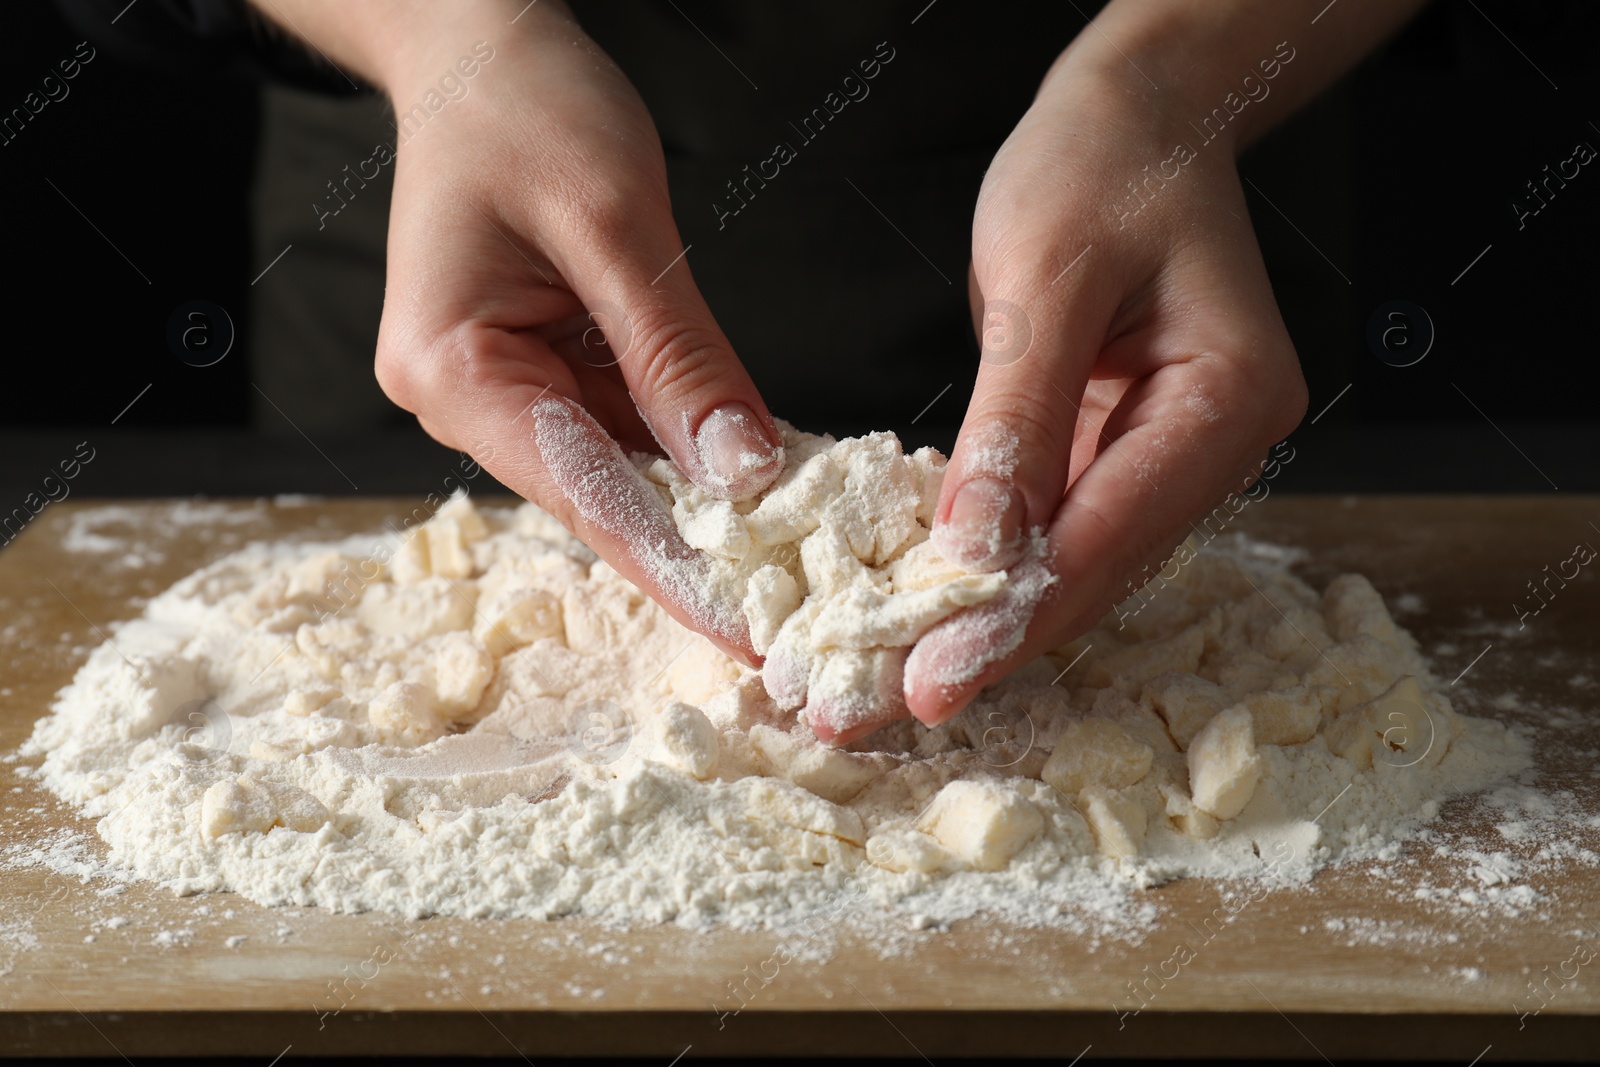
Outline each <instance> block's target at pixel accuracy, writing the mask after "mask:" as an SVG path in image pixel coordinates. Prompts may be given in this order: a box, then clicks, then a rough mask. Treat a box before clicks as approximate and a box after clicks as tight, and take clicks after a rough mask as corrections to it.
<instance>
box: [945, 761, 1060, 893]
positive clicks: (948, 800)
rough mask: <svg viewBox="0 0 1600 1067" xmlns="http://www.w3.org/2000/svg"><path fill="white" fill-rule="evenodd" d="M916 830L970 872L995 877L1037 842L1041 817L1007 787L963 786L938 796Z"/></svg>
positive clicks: (974, 783)
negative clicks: (976, 871)
mask: <svg viewBox="0 0 1600 1067" xmlns="http://www.w3.org/2000/svg"><path fill="white" fill-rule="evenodd" d="M918 828H919V829H921V830H923V831H924V832H926V833H928V834H929V835H931V836H932V837H933V838H934V839H935V840H936V841H938V842H939V844H940V845H942V846H944V848H945V849H946V850H947V851H948V852H949V853H950V854H951V855H952V856H955V857H956V858H957V859H959V860H961V861H962V862H963V863H965V864H967V865H968V866H970V867H973V868H975V869H977V870H980V871H997V870H999V869H1000V868H1002V867H1004V866H1005V865H1006V864H1007V863H1008V862H1010V860H1011V857H1012V856H1015V855H1016V854H1017V853H1018V852H1019V851H1020V850H1021V849H1022V848H1023V846H1025V845H1026V844H1028V842H1030V841H1032V840H1033V839H1034V838H1035V837H1037V836H1039V833H1040V831H1041V830H1043V829H1044V816H1043V815H1041V814H1040V813H1039V809H1038V808H1036V807H1034V806H1033V805H1032V804H1031V803H1029V801H1028V800H1027V798H1025V797H1024V796H1022V794H1020V793H1018V792H1017V791H1016V790H1015V789H1012V788H1010V787H1009V786H1005V785H1001V784H999V783H996V782H985V781H965V780H963V781H956V782H951V783H950V784H949V785H947V786H945V787H944V788H943V789H942V790H940V791H939V795H938V796H937V797H935V798H934V801H933V804H932V805H931V806H930V807H929V808H928V811H927V813H926V814H925V815H923V817H922V820H921V822H920V823H919V826H918Z"/></svg>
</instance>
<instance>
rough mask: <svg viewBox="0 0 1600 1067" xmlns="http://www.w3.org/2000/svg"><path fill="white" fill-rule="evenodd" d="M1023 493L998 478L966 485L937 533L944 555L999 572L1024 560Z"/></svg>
mask: <svg viewBox="0 0 1600 1067" xmlns="http://www.w3.org/2000/svg"><path fill="white" fill-rule="evenodd" d="M1022 513H1023V505H1022V494H1020V493H1018V492H1017V491H1016V489H1014V488H1013V487H1011V486H1010V485H1007V484H1006V483H1005V482H1002V481H999V480H997V479H995V478H974V479H973V480H972V481H970V482H968V483H967V484H966V485H963V486H962V487H961V489H960V491H959V492H957V493H956V498H955V500H954V501H953V502H952V503H951V505H950V514H949V516H948V517H946V519H945V520H944V522H942V523H940V524H939V525H938V526H937V527H935V528H934V531H933V541H934V545H935V547H937V548H938V549H939V552H940V554H941V555H943V556H944V557H945V558H946V559H948V560H950V561H951V562H952V563H956V564H958V565H960V566H962V567H965V568H967V569H968V570H973V571H997V570H1002V569H1004V568H1006V567H1009V566H1011V565H1012V564H1013V563H1015V562H1016V561H1017V560H1018V559H1020V558H1021V557H1022Z"/></svg>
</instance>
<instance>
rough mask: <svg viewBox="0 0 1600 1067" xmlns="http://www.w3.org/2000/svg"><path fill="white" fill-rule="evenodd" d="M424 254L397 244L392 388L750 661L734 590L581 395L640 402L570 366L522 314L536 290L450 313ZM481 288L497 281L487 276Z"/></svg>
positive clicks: (432, 425)
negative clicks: (400, 310)
mask: <svg viewBox="0 0 1600 1067" xmlns="http://www.w3.org/2000/svg"><path fill="white" fill-rule="evenodd" d="M466 258H468V259H470V257H466ZM417 262H418V259H417V258H416V257H408V256H404V255H398V256H391V286H390V288H391V292H393V293H395V294H397V296H398V297H399V301H398V302H399V303H402V304H404V305H406V306H407V307H408V308H409V309H412V315H411V317H404V318H403V317H399V316H395V317H391V316H389V315H386V316H385V318H384V321H383V324H382V326H381V327H380V330H379V337H378V363H377V365H378V372H379V379H380V381H381V382H382V384H383V386H384V390H385V391H386V392H387V393H388V394H389V395H390V396H391V397H392V398H393V399H395V401H396V402H397V403H400V404H401V405H402V406H404V407H406V408H408V409H409V410H412V411H414V412H416V413H417V415H418V417H419V419H420V420H421V421H422V424H423V426H424V428H425V429H426V430H427V431H428V432H429V433H430V434H432V435H433V436H434V437H435V438H437V439H439V440H441V441H443V442H445V443H447V444H450V445H452V446H453V447H456V448H460V449H464V450H465V451H468V452H469V453H470V454H471V455H472V456H473V457H474V458H475V459H477V461H478V462H479V463H480V464H482V465H483V467H484V468H485V469H487V470H488V471H489V472H490V473H491V474H493V475H494V476H495V477H496V478H497V479H499V481H500V482H501V483H502V484H503V485H505V486H506V487H507V488H509V489H511V490H513V491H514V492H517V493H519V494H521V495H522V496H524V497H526V498H527V499H529V500H531V501H533V502H535V503H536V504H538V505H539V506H541V507H542V508H544V509H545V510H546V511H548V512H550V513H551V514H552V515H554V516H555V517H556V518H557V519H558V520H560V521H561V522H562V523H563V525H565V526H566V527H567V528H568V529H569V530H571V531H572V532H573V533H574V534H575V535H577V536H578V537H579V538H580V539H581V540H582V541H583V542H584V543H585V544H587V545H588V546H589V547H590V548H592V549H594V550H595V551H596V552H597V553H599V554H600V556H601V557H602V558H603V559H605V560H606V562H607V563H609V564H610V565H611V566H612V567H614V568H615V569H616V570H617V571H618V572H619V573H620V574H622V575H623V576H624V577H626V578H628V579H629V580H630V581H632V582H634V583H635V584H636V585H638V586H639V587H640V588H642V589H644V590H645V591H646V592H647V593H649V594H650V595H651V596H652V597H653V598H654V599H655V600H656V601H657V602H658V603H660V604H661V605H662V606H663V607H664V608H665V609H666V610H667V612H668V613H669V614H670V615H671V616H672V617H673V618H675V619H677V620H678V621H679V622H680V623H682V624H684V625H685V626H688V627H690V628H691V629H694V630H697V631H699V632H700V633H703V634H705V635H706V636H707V637H709V638H711V639H712V640H713V641H714V642H716V643H717V644H718V646H719V647H721V648H722V649H723V650H724V651H725V652H728V653H729V654H730V655H733V656H735V657H736V658H738V659H741V660H742V661H744V662H746V663H754V662H756V660H757V657H755V655H754V652H753V649H752V648H751V645H750V639H749V631H748V626H747V624H746V623H745V620H744V617H743V613H742V612H741V611H740V610H739V609H738V605H737V603H735V604H733V605H732V606H731V607H730V606H729V605H728V604H727V603H726V598H722V597H719V596H717V595H716V593H715V591H714V590H713V589H712V588H711V583H710V581H709V577H708V575H707V573H706V571H707V564H706V561H705V559H704V558H703V557H702V556H701V554H700V553H697V552H695V551H694V550H693V549H692V548H690V547H689V546H688V545H687V544H686V543H685V542H684V541H683V539H682V537H681V536H679V534H678V531H677V527H676V524H675V523H674V522H673V521H672V516H671V513H670V511H668V509H667V507H666V505H665V504H664V503H663V502H662V500H661V497H660V496H659V494H658V493H657V492H656V490H655V488H654V487H653V486H652V485H650V484H649V483H648V482H646V481H645V480H644V478H643V476H642V475H640V473H639V471H638V469H637V468H636V467H635V466H634V464H633V462H632V461H631V460H629V459H628V458H627V456H626V455H624V454H623V452H622V450H621V449H620V448H619V447H618V445H617V444H616V442H615V441H613V440H612V438H611V436H610V435H609V434H608V433H607V432H606V430H605V429H604V428H603V427H602V426H601V425H600V423H599V422H597V421H596V419H595V418H594V417H593V416H592V415H590V414H589V413H588V412H587V411H585V410H584V408H583V407H582V406H581V404H580V401H582V400H585V399H588V400H590V401H591V402H594V401H598V402H599V403H598V406H600V407H601V408H606V407H610V408H612V411H611V418H612V420H613V424H614V425H615V424H617V423H616V420H620V419H623V418H624V412H623V411H621V410H618V409H619V408H621V407H622V406H623V405H625V406H626V407H627V408H631V406H632V405H631V403H630V402H628V401H627V399H626V394H625V392H624V391H623V390H621V389H620V388H617V387H615V383H613V393H614V394H615V396H614V397H613V398H612V399H610V400H608V399H607V398H606V396H605V394H604V388H603V385H602V384H601V379H600V378H599V377H596V376H595V375H593V374H591V373H588V372H585V371H582V370H581V369H579V370H578V371H575V369H574V367H572V366H570V365H569V364H568V363H567V362H565V361H563V360H562V359H561V358H560V357H559V356H558V355H556V353H555V352H554V351H553V350H552V349H551V348H550V346H549V344H548V343H547V342H546V341H545V340H544V338H543V337H542V336H541V335H540V333H539V332H538V331H537V330H536V329H533V328H530V326H529V324H528V323H527V322H526V321H524V320H525V318H527V317H531V318H533V319H535V320H537V319H539V318H541V317H543V315H544V313H545V309H543V308H539V307H537V306H535V307H533V308H532V310H531V311H530V310H529V309H528V307H527V306H526V305H528V304H530V303H531V304H534V305H537V304H538V303H539V301H540V300H541V299H543V298H542V297H541V295H540V294H539V293H538V292H537V290H533V289H530V290H528V291H526V292H524V293H523V294H522V296H521V299H520V300H518V301H515V302H510V303H508V304H507V305H506V306H503V307H502V306H495V305H491V306H489V308H488V310H487V311H486V312H484V313H483V314H481V315H480V316H476V317H472V318H469V319H467V321H464V322H462V321H459V320H454V316H453V315H452V314H450V313H449V312H450V309H451V302H452V299H453V296H452V295H451V294H448V293H447V294H438V293H437V292H435V291H434V288H433V287H432V286H431V284H430V282H431V279H430V277H429V276H428V275H425V274H422V273H421V272H420V271H415V272H414V268H413V265H414V264H416V263H417ZM475 280H476V279H472V278H470V277H468V278H467V282H468V283H469V284H471V283H472V282H474V281H475ZM479 291H486V292H489V293H490V294H491V295H493V289H492V287H489V288H487V289H480V290H479ZM408 295H415V296H417V299H415V300H405V299H404V297H405V296H408ZM429 298H433V302H431V303H430V302H429ZM564 299H566V300H568V301H570V300H571V297H570V296H566V297H565V298H564ZM441 306H442V307H443V308H444V309H445V311H444V312H441V311H440V310H439V309H440V307H441ZM558 306H559V305H558ZM452 320H454V325H448V326H445V325H441V323H444V322H451V321H452ZM580 382H581V383H582V385H580ZM584 386H587V387H588V392H589V394H590V395H588V396H586V395H585V388H584ZM619 398H620V399H619ZM631 417H632V418H633V419H635V420H637V414H634V415H632V416H631Z"/></svg>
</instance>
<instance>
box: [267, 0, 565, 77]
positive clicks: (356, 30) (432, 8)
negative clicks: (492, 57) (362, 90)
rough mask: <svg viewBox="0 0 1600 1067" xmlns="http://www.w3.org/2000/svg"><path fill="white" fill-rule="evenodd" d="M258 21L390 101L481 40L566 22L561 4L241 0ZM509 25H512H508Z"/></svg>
mask: <svg viewBox="0 0 1600 1067" xmlns="http://www.w3.org/2000/svg"><path fill="white" fill-rule="evenodd" d="M249 2H250V5H251V6H252V7H253V8H255V9H256V10H257V11H258V12H259V13H260V14H261V15H262V17H264V18H266V19H268V20H270V21H271V22H273V23H275V24H276V25H278V26H280V27H282V28H283V29H284V30H285V31H286V32H288V33H292V34H294V35H295V36H296V37H298V38H300V39H301V40H303V41H305V42H306V43H307V45H309V46H310V47H311V48H313V49H314V50H315V51H317V52H320V53H321V54H322V55H323V56H324V57H326V58H327V59H328V61H329V62H331V63H333V64H334V65H335V66H337V67H339V68H340V69H341V70H344V71H346V72H347V73H348V74H349V75H351V76H353V77H359V78H361V79H363V80H364V81H366V82H368V83H369V84H371V85H375V86H377V87H379V88H380V89H383V90H384V91H385V92H386V93H388V94H389V95H391V96H393V95H394V94H395V93H396V92H400V91H403V87H404V86H405V85H406V83H407V82H408V81H410V80H411V79H412V78H413V76H414V75H419V74H422V72H432V71H433V70H434V69H435V68H437V67H440V66H441V65H442V66H448V65H449V64H450V62H451V61H452V60H454V59H455V58H456V57H457V55H458V54H459V53H460V52H461V51H462V49H463V48H465V47H467V46H468V45H470V44H472V43H473V42H475V41H478V40H484V41H487V42H488V43H490V44H491V45H494V46H496V47H497V48H499V47H502V46H503V45H504V44H505V43H508V42H509V41H510V40H511V39H522V40H526V39H528V37H530V36H532V35H537V34H538V32H539V26H540V25H541V24H549V23H551V22H552V21H558V22H562V23H565V24H567V25H570V24H571V18H572V17H571V14H570V12H569V11H568V10H567V8H566V5H565V4H563V3H562V2H561V0H540V2H539V3H536V4H533V5H531V6H525V5H526V0H520V2H519V0H448V2H446V0H338V2H336V3H329V2H328V0H249ZM513 20H515V23H514V24H513Z"/></svg>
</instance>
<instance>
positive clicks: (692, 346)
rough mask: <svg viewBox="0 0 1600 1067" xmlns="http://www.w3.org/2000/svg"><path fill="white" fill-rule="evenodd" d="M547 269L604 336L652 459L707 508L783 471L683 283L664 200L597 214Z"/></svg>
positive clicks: (778, 450) (682, 264)
mask: <svg viewBox="0 0 1600 1067" xmlns="http://www.w3.org/2000/svg"><path fill="white" fill-rule="evenodd" d="M590 216H591V217H590V219H589V220H588V222H587V230H588V233H587V234H586V239H584V240H581V241H577V242H572V243H570V245H569V246H568V247H566V248H565V249H562V250H559V251H558V252H557V253H556V254H555V255H554V256H553V258H554V259H555V260H556V262H557V265H558V266H559V267H560V269H561V271H562V273H563V274H564V275H565V276H566V277H567V278H569V279H570V280H571V282H572V286H573V289H574V291H575V292H576V293H577V295H578V297H579V299H581V300H582V301H583V304H584V306H585V307H586V308H588V309H589V310H590V312H591V313H593V314H595V315H596V317H597V320H598V321H599V322H600V324H601V325H602V326H603V327H604V329H605V332H606V336H607V339H608V341H609V342H610V346H611V348H612V350H613V352H614V356H615V358H616V360H617V365H618V366H619V367H620V369H621V371H622V375H623V378H624V379H625V380H626V381H627V384H628V387H629V389H630V391H631V392H632V394H633V397H634V399H635V400H636V401H637V403H638V406H639V412H640V415H641V416H642V417H643V419H644V420H645V422H646V424H648V425H649V427H650V430H651V432H652V433H654V435H655V437H656V439H657V440H658V441H659V442H660V443H661V446H662V448H664V449H665V450H666V452H667V455H668V456H670V457H671V458H672V459H673V460H674V461H676V462H677V464H678V466H679V467H680V468H682V470H683V472H684V473H685V474H686V475H687V476H688V477H689V478H690V479H691V480H692V481H693V482H694V483H695V484H696V485H698V486H700V487H701V488H702V489H704V490H706V491H707V492H709V493H711V494H712V495H714V496H718V497H722V498H725V499H730V500H742V499H746V498H748V497H750V496H753V495H754V494H756V493H758V492H760V491H761V490H763V489H765V488H766V487H767V486H769V485H771V484H772V481H773V480H774V479H775V478H777V476H778V474H779V473H781V471H782V470H783V438H782V435H781V434H780V433H779V431H778V428H777V425H776V424H775V423H774V421H773V419H772V415H771V414H770V413H769V412H768V411H767V407H766V405H765V404H764V403H763V402H762V400H761V396H760V394H759V393H758V392H757V390H756V387H755V383H754V382H752V381H751V380H750V376H749V374H747V373H746V372H745V369H744V366H743V364H741V363H740V362H739V360H738V357H736V356H735V355H734V352H733V346H732V345H731V344H730V343H729V342H728V339H727V337H726V336H725V335H724V334H723V332H722V330H721V328H720V327H718V325H717V323H716V320H715V319H714V318H713V317H712V314H711V310H710V308H708V307H707V306H706V303H705V300H704V298H703V297H702V296H701V295H700V291H699V289H698V287H696V285H695V283H694V279H693V276H692V275H691V274H690V270H689V263H688V256H687V253H688V249H686V248H685V247H684V246H683V243H682V239H681V238H680V237H679V236H678V230H677V226H676V224H675V223H674V222H673V221H672V215H671V211H670V209H669V208H668V206H667V202H666V199H665V196H664V195H652V194H651V193H649V192H640V191H630V192H628V193H626V194H623V193H618V194H617V195H616V196H614V197H610V198H608V199H607V200H605V201H603V202H601V203H599V204H597V205H596V206H595V207H594V208H593V210H592V211H591V212H590Z"/></svg>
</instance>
